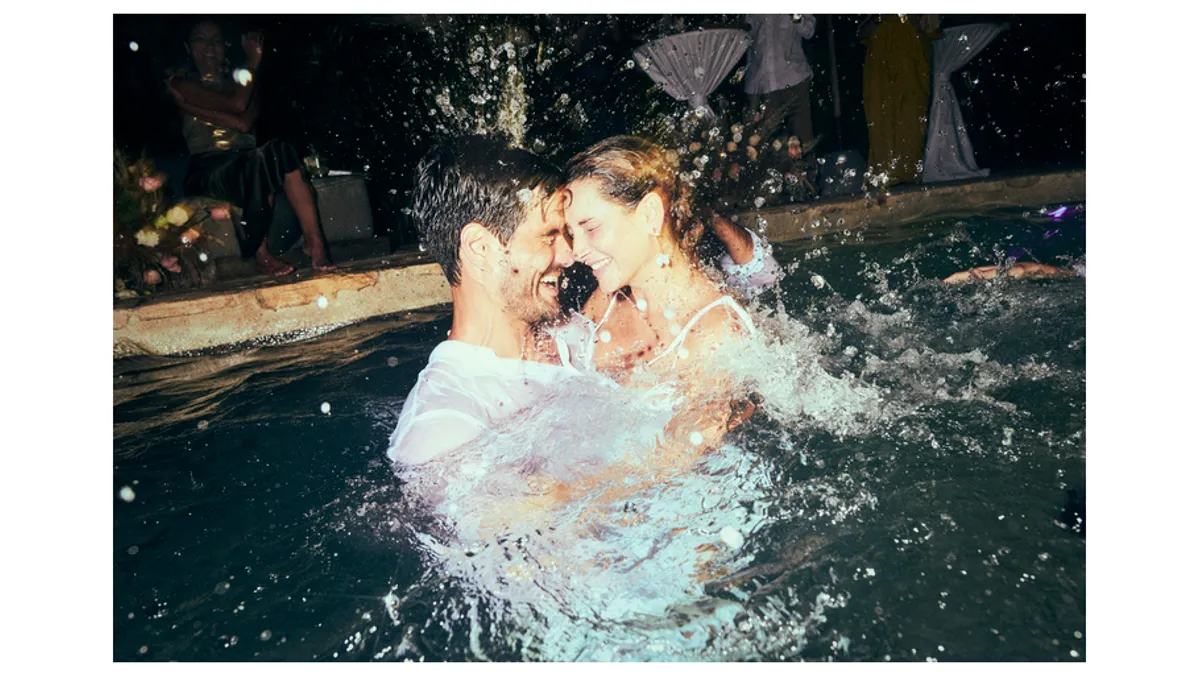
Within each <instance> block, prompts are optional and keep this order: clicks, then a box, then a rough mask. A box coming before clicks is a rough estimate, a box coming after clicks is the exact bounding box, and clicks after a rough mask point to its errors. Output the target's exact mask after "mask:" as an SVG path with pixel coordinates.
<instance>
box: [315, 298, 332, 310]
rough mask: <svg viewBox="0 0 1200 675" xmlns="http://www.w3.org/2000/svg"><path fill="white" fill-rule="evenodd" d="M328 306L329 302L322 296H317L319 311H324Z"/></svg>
mask: <svg viewBox="0 0 1200 675" xmlns="http://www.w3.org/2000/svg"><path fill="white" fill-rule="evenodd" d="M328 306H329V300H328V299H327V298H326V297H325V296H323V295H318V296H317V307H318V308H319V309H325V308H326V307H328Z"/></svg>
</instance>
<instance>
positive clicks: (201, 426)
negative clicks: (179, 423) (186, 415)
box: [196, 420, 208, 431]
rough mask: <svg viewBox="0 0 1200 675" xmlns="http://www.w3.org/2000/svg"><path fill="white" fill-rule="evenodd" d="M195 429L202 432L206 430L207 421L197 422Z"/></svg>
mask: <svg viewBox="0 0 1200 675" xmlns="http://www.w3.org/2000/svg"><path fill="white" fill-rule="evenodd" d="M196 428H197V429H199V430H200V431H204V430H205V429H207V428H208V420H200V421H199V422H196Z"/></svg>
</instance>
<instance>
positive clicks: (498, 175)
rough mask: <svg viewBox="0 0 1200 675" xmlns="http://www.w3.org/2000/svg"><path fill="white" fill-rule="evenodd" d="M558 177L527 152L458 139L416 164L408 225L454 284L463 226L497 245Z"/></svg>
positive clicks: (491, 141)
mask: <svg viewBox="0 0 1200 675" xmlns="http://www.w3.org/2000/svg"><path fill="white" fill-rule="evenodd" d="M564 183H565V181H564V179H563V174H562V171H561V170H559V169H558V168H557V167H555V166H554V165H553V164H551V163H549V162H547V161H546V160H544V159H542V158H541V157H538V156H537V155H535V154H533V153H532V152H529V151H527V150H522V149H520V148H513V147H511V146H510V145H509V144H508V143H507V142H506V141H504V140H502V139H499V138H493V137H489V136H460V137H458V138H455V139H454V140H451V141H448V142H446V143H443V144H441V145H439V146H437V147H435V148H434V149H432V150H430V151H429V152H428V153H426V154H425V156H424V157H423V158H422V159H421V161H420V162H419V163H418V164H417V185H416V189H415V190H414V191H413V207H412V209H413V223H414V224H415V225H416V228H417V231H418V232H419V233H420V235H421V240H422V243H424V244H425V248H426V250H427V251H428V252H429V254H430V255H431V256H433V259H434V260H436V261H437V262H438V264H439V265H441V266H442V271H443V272H445V274H446V279H447V280H448V281H449V282H450V285H451V286H457V285H458V283H459V269H458V266H459V255H458V248H459V243H460V241H461V237H462V229H463V227H465V226H466V224H467V223H472V222H474V223H479V224H480V225H483V226H484V227H486V228H487V229H488V231H490V232H491V233H492V234H494V235H496V238H497V239H499V240H500V243H502V244H508V240H509V239H510V238H511V237H512V235H513V232H514V231H516V229H517V226H518V225H520V224H521V222H522V221H523V220H524V219H525V215H526V213H528V209H529V208H530V207H533V206H534V205H541V204H544V203H545V200H546V198H547V197H549V196H550V195H552V194H553V193H554V192H555V191H557V190H558V189H559V188H561V187H562V186H563V185H564Z"/></svg>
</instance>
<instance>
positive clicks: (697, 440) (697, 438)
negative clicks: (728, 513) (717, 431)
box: [688, 431, 728, 536]
mask: <svg viewBox="0 0 1200 675" xmlns="http://www.w3.org/2000/svg"><path fill="white" fill-rule="evenodd" d="M688 440H689V441H690V442H691V444H692V445H700V444H701V443H703V442H704V434H702V433H700V432H699V431H693V432H692V433H690V434H688ZM726 529H728V528H726ZM723 535H724V532H722V536H723Z"/></svg>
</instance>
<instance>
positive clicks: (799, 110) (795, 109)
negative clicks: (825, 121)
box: [788, 78, 813, 145]
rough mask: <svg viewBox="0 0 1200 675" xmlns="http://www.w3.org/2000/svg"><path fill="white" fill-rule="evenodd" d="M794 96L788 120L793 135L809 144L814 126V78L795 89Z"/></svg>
mask: <svg viewBox="0 0 1200 675" xmlns="http://www.w3.org/2000/svg"><path fill="white" fill-rule="evenodd" d="M790 89H794V90H795V92H794V95H793V96H792V97H791V100H790V106H789V107H790V108H791V113H792V114H791V117H790V118H789V119H788V122H789V125H790V126H791V129H792V135H793V136H796V137H797V138H799V139H800V142H801V143H803V144H806V145H807V144H808V143H810V142H811V141H812V139H813V126H812V92H811V89H812V78H809V79H807V80H805V81H803V82H801V83H800V84H798V85H796V86H795V87H790Z"/></svg>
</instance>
